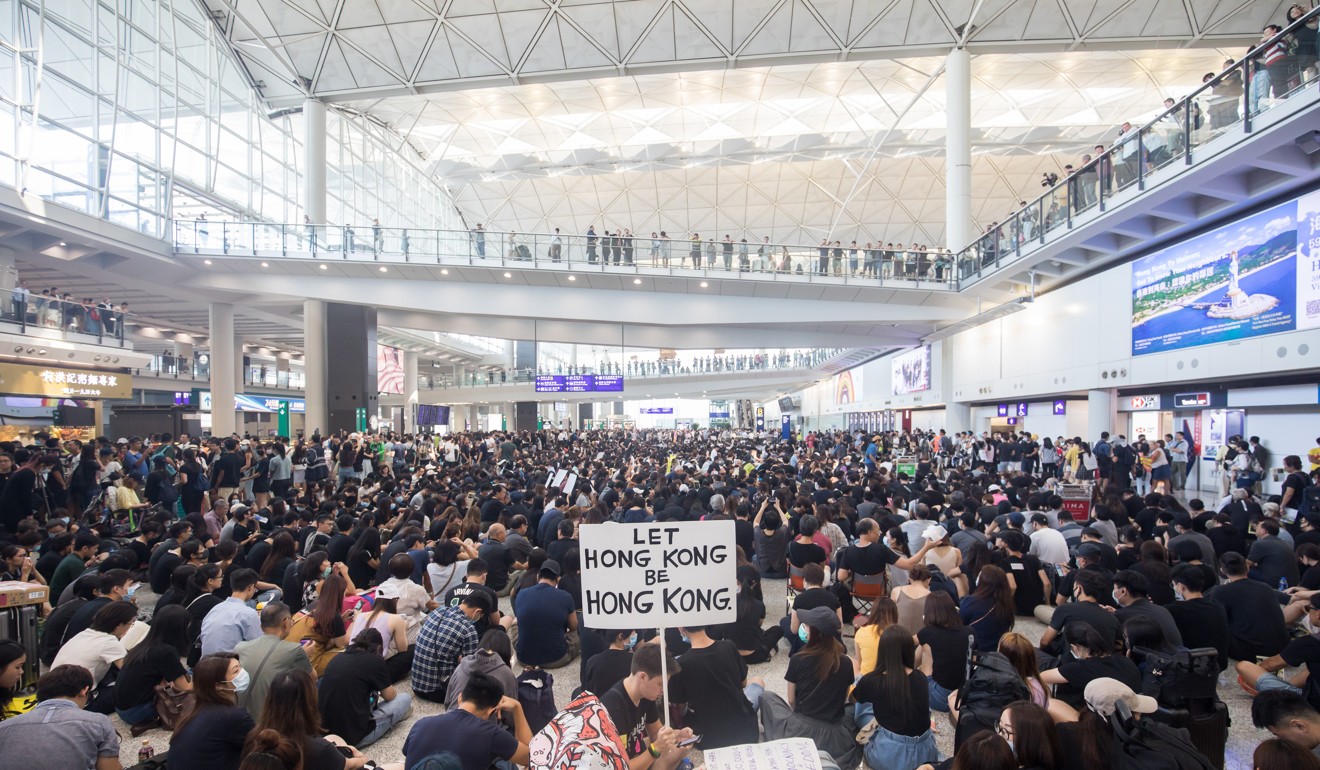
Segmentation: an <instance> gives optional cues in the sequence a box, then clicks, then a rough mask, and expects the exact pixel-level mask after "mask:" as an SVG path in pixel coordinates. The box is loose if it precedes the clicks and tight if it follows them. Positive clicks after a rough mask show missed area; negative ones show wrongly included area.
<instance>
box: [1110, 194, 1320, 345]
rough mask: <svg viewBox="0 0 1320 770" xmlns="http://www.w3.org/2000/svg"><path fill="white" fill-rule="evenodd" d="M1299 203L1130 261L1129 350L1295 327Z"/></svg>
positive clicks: (1236, 337)
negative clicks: (1130, 339)
mask: <svg viewBox="0 0 1320 770" xmlns="http://www.w3.org/2000/svg"><path fill="white" fill-rule="evenodd" d="M1299 207H1300V202H1299V201H1289V202H1288V203H1285V204H1282V205H1279V206H1275V207H1273V208H1270V209H1267V210H1265V211H1262V212H1260V213H1258V214H1254V215H1252V216H1250V217H1246V218H1244V219H1239V220H1237V221H1235V222H1232V223H1230V224H1227V225H1224V226H1223V227H1219V228H1216V229H1215V230H1212V231H1210V232H1208V233H1205V234H1203V235H1199V236H1197V237H1195V238H1190V239H1188V240H1186V241H1183V242H1182V243H1179V244H1176V245H1174V246H1170V247H1168V248H1166V249H1162V250H1160V251H1157V252H1155V253H1154V254H1151V255H1149V256H1146V257H1142V258H1141V259H1138V260H1137V261H1135V262H1133V263H1132V354H1133V355H1143V354H1147V353H1158V352H1162V351H1166V350H1178V349H1181V348H1189V347H1195V346H1197V345H1208V344H1211V343H1215V342H1228V341H1231V340H1239V339H1246V338H1249V337H1257V336H1260V335H1264V334H1274V333H1276V332H1285V331H1292V330H1293V329H1295V328H1297V304H1298V303H1297V281H1298V277H1297V240H1298V209H1299ZM1317 312H1318V313H1320V311H1317Z"/></svg>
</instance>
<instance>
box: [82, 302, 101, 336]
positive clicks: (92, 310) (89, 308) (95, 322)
mask: <svg viewBox="0 0 1320 770" xmlns="http://www.w3.org/2000/svg"><path fill="white" fill-rule="evenodd" d="M82 306H83V315H84V316H86V318H87V333H88V334H94V335H97V336H100V334H101V309H100V308H98V307H97V306H96V300H94V299H92V298H91V297H86V298H84V299H83V301H82Z"/></svg>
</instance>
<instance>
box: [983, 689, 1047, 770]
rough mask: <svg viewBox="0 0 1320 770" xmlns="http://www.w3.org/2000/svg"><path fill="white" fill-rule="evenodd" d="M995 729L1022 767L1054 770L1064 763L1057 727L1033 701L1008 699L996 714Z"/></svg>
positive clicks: (1033, 769) (1027, 769)
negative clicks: (1006, 705) (1001, 709)
mask: <svg viewBox="0 0 1320 770" xmlns="http://www.w3.org/2000/svg"><path fill="white" fill-rule="evenodd" d="M995 732H997V733H999V736H1000V737H1001V738H1003V739H1004V740H1005V741H1008V746H1009V748H1011V749H1012V750H1013V754H1014V756H1016V757H1017V762H1018V767H1020V768H1023V770H1057V769H1058V768H1062V767H1063V765H1064V756H1063V748H1062V746H1061V744H1060V743H1059V731H1058V729H1057V728H1055V726H1054V719H1053V718H1052V717H1050V714H1049V712H1047V711H1046V710H1045V709H1043V708H1041V707H1040V706H1038V705H1036V704H1035V703H1029V702H1027V701H1018V702H1017V703H1010V704H1008V707H1007V708H1005V709H1004V711H1003V713H1001V714H1000V715H999V723H998V724H996V725H995Z"/></svg>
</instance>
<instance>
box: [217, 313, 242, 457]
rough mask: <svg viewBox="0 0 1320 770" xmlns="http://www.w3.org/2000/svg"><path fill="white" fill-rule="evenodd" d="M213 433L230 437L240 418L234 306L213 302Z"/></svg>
mask: <svg viewBox="0 0 1320 770" xmlns="http://www.w3.org/2000/svg"><path fill="white" fill-rule="evenodd" d="M210 310H211V324H210V329H211V435H213V436H222V437H223V436H228V435H229V434H231V433H233V432H234V430H235V428H236V426H237V420H236V419H235V415H234V393H235V392H236V391H235V390H234V370H235V369H237V368H238V365H239V360H238V359H237V358H236V357H235V351H234V306H233V305H231V304H228V303H226V302H212V303H211V308H210Z"/></svg>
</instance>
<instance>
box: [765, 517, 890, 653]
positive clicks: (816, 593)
mask: <svg viewBox="0 0 1320 770" xmlns="http://www.w3.org/2000/svg"><path fill="white" fill-rule="evenodd" d="M863 521H871V520H870V519H863ZM860 524H861V522H859V525H860ZM824 583H825V570H823V569H821V566H820V565H819V564H808V565H807V566H805V567H803V568H802V585H803V586H804V587H805V588H804V590H802V591H800V592H798V595H797V596H795V597H793V609H792V610H791V611H790V612H789V613H788V614H787V615H785V616H784V617H783V618H781V619H780V620H779V628H780V629H781V630H782V631H783V632H784V638H785V639H787V640H788V652H789V654H790V655H793V654H796V653H797V651H798V650H800V649H802V640H801V639H799V638H798V625H799V624H800V622H801V621H799V620H798V612H800V611H803V610H809V609H812V608H813V607H825V608H827V609H830V610H833V611H834V612H835V614H837V615H838V617H839V622H840V623H843V610H842V605H841V604H840V603H839V597H837V596H835V595H834V593H833V592H832V591H829V590H827V589H825V588H822V587H821V586H822V585H824Z"/></svg>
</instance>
